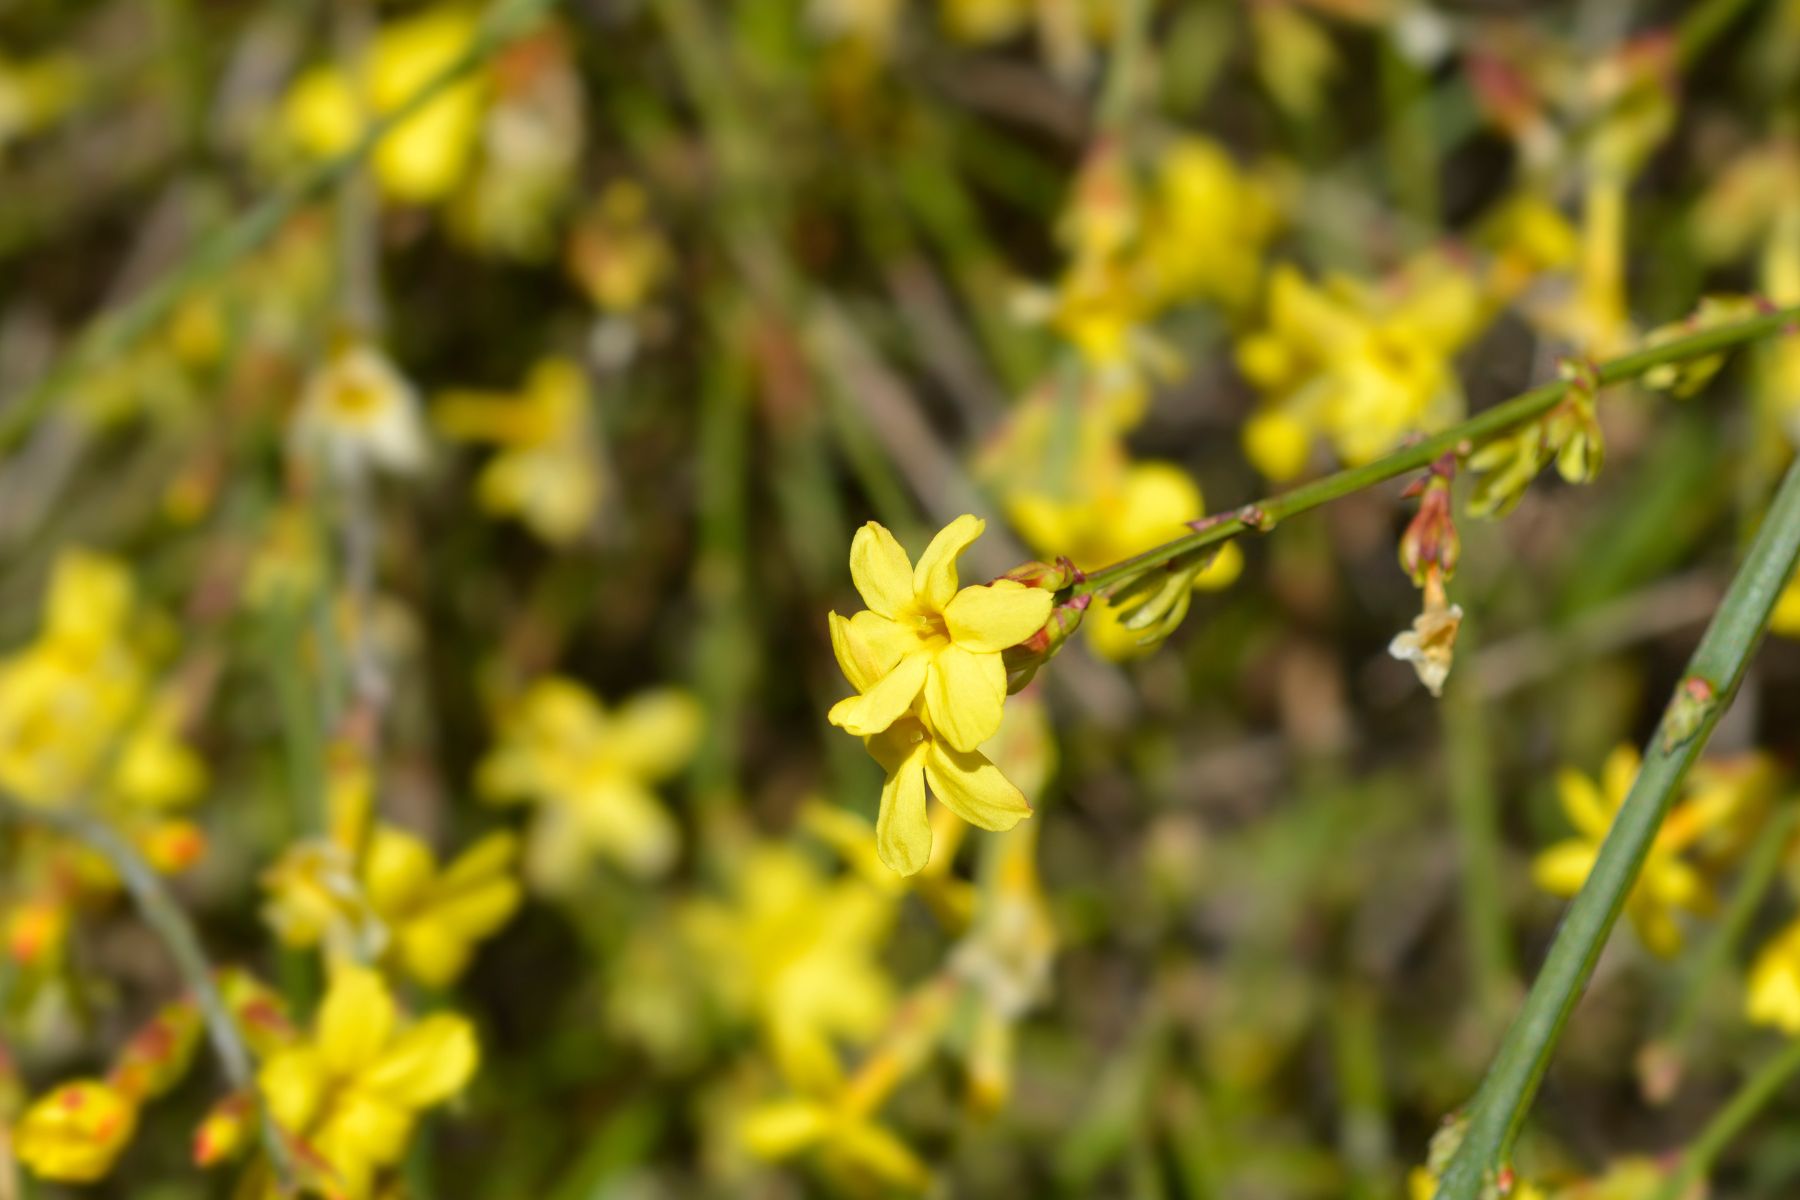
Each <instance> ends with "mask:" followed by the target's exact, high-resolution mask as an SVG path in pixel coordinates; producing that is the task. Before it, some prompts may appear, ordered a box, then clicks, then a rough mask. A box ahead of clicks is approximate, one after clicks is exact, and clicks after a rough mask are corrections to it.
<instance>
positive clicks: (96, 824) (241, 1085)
mask: <svg viewBox="0 0 1800 1200" xmlns="http://www.w3.org/2000/svg"><path fill="white" fill-rule="evenodd" d="M0 820H8V821H19V822H27V823H31V824H36V825H42V826H44V827H45V828H47V829H51V830H54V831H55V832H57V833H59V834H62V835H63V836H64V837H67V838H70V839H72V840H74V841H77V842H80V843H81V844H82V845H84V846H86V847H87V848H88V849H90V850H92V851H93V852H94V853H96V854H98V855H99V856H100V857H101V858H104V859H105V860H106V862H107V865H108V866H110V867H112V869H113V871H114V873H116V874H117V875H118V877H119V879H120V880H121V881H122V882H123V883H124V884H125V890H126V891H128V892H130V893H131V899H132V901H133V902H134V903H135V904H136V905H137V908H138V912H139V914H140V915H142V916H143V918H144V923H145V924H146V925H148V926H150V929H151V931H152V932H154V933H155V934H156V936H157V937H158V938H160V939H162V943H163V945H164V946H165V947H167V948H168V951H169V957H170V958H172V959H174V960H175V971H176V973H177V974H179V975H180V976H181V981H182V983H183V984H185V985H186V986H187V989H188V992H189V993H190V994H191V995H192V996H193V997H194V1003H195V1004H197V1005H198V1006H199V1008H200V1015H201V1019H202V1020H204V1021H205V1023H206V1033H207V1036H208V1038H210V1039H211V1041H212V1046H213V1053H214V1054H216V1055H217V1056H218V1059H219V1066H220V1069H221V1070H223V1071H224V1073H225V1080H226V1082H227V1083H228V1084H229V1085H230V1087H231V1090H232V1091H234V1092H247V1093H249V1094H250V1095H252V1096H257V1097H258V1101H259V1102H258V1105H257V1107H258V1110H259V1111H260V1112H261V1113H262V1142H263V1149H264V1151H265V1152H266V1153H267V1154H268V1156H269V1162H270V1165H271V1166H272V1167H273V1168H274V1171H275V1175H276V1178H277V1180H278V1181H279V1187H280V1190H281V1194H282V1195H284V1196H285V1195H287V1194H289V1190H290V1186H291V1185H290V1181H291V1180H292V1178H293V1169H292V1163H291V1161H290V1156H289V1154H288V1149H287V1143H286V1142H285V1141H283V1140H282V1136H281V1131H280V1130H279V1129H278V1128H276V1126H275V1122H274V1120H273V1119H272V1118H271V1117H270V1116H269V1114H268V1108H267V1106H266V1105H263V1104H261V1102H260V1091H259V1089H258V1087H257V1083H256V1067H255V1065H254V1062H253V1060H252V1059H251V1057H250V1047H249V1046H248V1045H247V1044H246V1043H245V1041H244V1038H243V1035H242V1034H241V1033H240V1032H239V1031H238V1027H237V1022H236V1021H234V1020H233V1019H232V1016H231V1010H230V1009H229V1008H227V1007H226V1005H225V998H224V997H223V996H221V995H220V994H219V988H218V985H217V984H216V983H214V982H213V967H212V963H211V962H209V961H208V960H207V957H206V951H205V950H204V949H203V948H202V947H201V945H200V937H199V935H198V934H196V933H195V932H194V926H193V922H191V921H189V920H188V917H187V913H185V912H183V911H182V908H181V905H180V904H178V903H176V901H175V897H173V896H172V895H170V894H169V890H168V888H166V887H164V886H163V881H162V877H161V876H159V875H158V874H157V873H156V871H155V870H154V869H152V868H151V866H150V864H149V863H147V862H145V861H144V859H143V856H142V855H140V854H139V853H138V852H137V851H136V850H135V849H133V848H132V846H131V843H129V842H127V841H126V840H125V839H124V838H122V837H120V836H119V835H118V833H116V832H115V831H114V830H113V828H112V827H111V826H110V825H108V824H106V823H105V822H104V821H101V820H99V819H97V818H95V817H91V816H88V815H87V814H85V813H82V812H79V811H76V810H73V809H68V810H63V809H49V808H37V807H35V806H32V805H26V804H20V803H17V802H15V801H11V800H0Z"/></svg>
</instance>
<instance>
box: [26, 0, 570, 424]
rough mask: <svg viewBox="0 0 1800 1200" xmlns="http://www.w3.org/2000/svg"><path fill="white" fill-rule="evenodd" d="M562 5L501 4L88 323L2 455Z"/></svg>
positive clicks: (545, 0)
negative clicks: (77, 387)
mask: <svg viewBox="0 0 1800 1200" xmlns="http://www.w3.org/2000/svg"><path fill="white" fill-rule="evenodd" d="M556 3H557V0H496V3H495V4H494V6H493V7H492V8H490V9H489V10H488V12H487V15H486V16H485V17H484V18H483V20H482V22H481V24H480V26H479V27H478V28H477V29H476V32H475V36H474V37H473V38H472V39H471V40H470V42H469V44H468V46H467V47H466V48H465V49H464V50H463V52H462V53H461V54H459V55H457V56H456V58H455V59H453V60H452V61H450V62H449V63H446V64H445V65H444V67H443V69H442V70H440V71H439V72H438V73H437V74H435V75H433V76H432V77H431V78H430V79H428V80H426V81H425V82H424V83H423V84H422V85H421V86H420V87H419V90H418V91H416V92H414V93H413V94H412V95H410V96H408V97H407V98H406V100H404V101H403V102H402V103H401V104H399V105H398V106H397V107H395V108H393V109H391V110H389V111H388V112H386V113H383V114H382V115H381V116H380V117H379V118H378V119H376V120H375V121H373V122H371V123H370V124H369V125H368V127H367V128H366V129H364V131H363V134H362V136H361V137H360V138H358V139H357V140H356V143H355V144H354V145H352V146H351V147H349V148H348V149H347V150H345V151H344V152H343V153H342V154H340V155H338V156H337V157H335V158H332V159H328V160H326V161H325V162H322V163H320V164H319V165H317V166H315V167H313V168H312V169H310V170H308V171H307V172H306V173H305V174H304V175H302V176H300V177H299V178H298V179H296V180H295V181H294V182H293V184H291V185H290V186H289V187H287V188H286V189H284V190H282V191H280V192H277V193H276V194H274V195H272V196H270V197H268V198H267V199H266V200H264V201H262V202H261V203H260V204H258V205H257V206H256V207H254V208H252V209H251V210H250V211H249V212H247V213H245V214H244V215H243V216H241V217H239V218H238V219H237V220H236V221H234V222H233V223H232V224H230V225H227V226H226V227H225V228H223V229H221V230H219V231H218V232H216V233H214V234H213V235H212V236H211V237H208V238H206V239H205V240H203V241H201V242H200V244H199V245H197V246H195V247H194V248H193V250H192V251H191V252H190V253H189V254H188V255H187V257H185V258H184V259H182V261H181V262H180V263H178V264H177V265H176V266H175V267H174V268H173V269H172V270H171V271H169V273H168V274H166V275H164V276H163V277H162V278H160V279H158V280H157V281H156V282H155V283H152V284H151V285H150V286H149V287H147V288H145V289H144V290H143V291H142V292H141V293H139V294H138V295H137V296H136V297H134V298H133V299H132V300H131V301H129V302H128V303H126V304H125V305H123V306H122V307H120V308H117V309H114V310H112V311H109V312H105V313H102V314H101V315H99V316H97V317H95V318H94V319H93V320H91V321H89V322H88V324H87V326H86V327H85V328H84V329H83V330H82V331H81V333H79V334H78V335H76V337H75V339H74V341H73V342H72V343H70V345H69V347H68V349H67V350H66V351H65V352H64V353H63V355H62V356H61V357H60V358H59V359H58V360H57V361H56V362H55V363H54V364H52V365H51V367H50V368H49V370H47V371H46V372H45V373H44V374H43V376H41V377H40V378H39V379H38V381H37V383H36V384H34V385H33V386H32V387H31V388H29V389H27V390H26V391H25V392H23V393H21V394H20V395H18V396H16V397H14V398H13V399H12V400H11V401H10V402H9V403H7V404H5V405H4V406H3V407H0V453H4V452H5V451H7V450H10V449H11V448H12V447H14V446H16V445H17V444H18V443H19V441H20V439H21V438H23V437H24V436H25V435H26V434H27V433H28V432H29V431H30V430H31V427H32V426H33V425H34V424H36V422H37V420H38V419H39V418H40V417H41V416H43V414H44V412H45V411H46V410H47V409H48V408H49V407H50V405H51V404H52V403H54V402H55V401H56V399H57V398H58V397H59V396H61V395H62V393H63V392H64V391H66V390H67V389H68V388H69V387H70V386H71V385H72V384H74V383H75V382H76V381H77V380H79V379H80V378H81V377H82V376H83V375H84V374H85V373H87V372H88V371H90V370H92V369H94V368H95V367H96V366H98V365H99V364H100V363H103V362H105V361H107V360H109V359H112V358H115V357H117V356H118V355H120V354H122V353H124V352H125V351H126V350H128V349H130V347H131V346H132V344H133V343H135V342H136V341H137V340H138V339H139V338H141V337H144V336H145V335H146V334H148V333H149V332H150V331H151V330H153V329H155V328H156V327H157V325H159V324H160V323H161V322H162V321H163V320H164V319H165V318H167V317H168V315H169V314H170V313H171V312H173V311H174V310H175V308H176V307H177V306H178V305H179V304H180V303H181V302H182V301H183V300H184V299H186V298H187V296H188V295H189V294H190V293H192V292H193V291H194V290H195V289H196V288H199V287H200V286H201V285H203V284H205V283H207V282H208V281H210V280H212V279H214V278H215V277H217V276H218V275H219V274H220V273H222V272H223V271H224V270H225V269H226V268H227V267H229V266H231V265H232V264H233V263H235V262H237V261H238V260H239V259H241V258H243V257H244V256H245V255H247V254H249V253H251V252H252V251H254V250H256V249H257V247H259V246H261V245H262V244H263V243H264V242H266V241H268V240H269V238H271V237H273V236H274V235H275V233H276V232H277V231H278V230H280V229H281V227H282V226H283V225H285V224H287V222H288V220H289V219H290V218H291V217H293V215H294V214H295V213H296V212H298V211H299V210H300V209H302V208H304V207H305V206H306V205H308V204H310V203H312V202H313V201H314V200H316V199H318V198H319V197H321V196H323V195H325V194H327V193H328V192H330V191H331V189H332V188H334V187H336V186H337V185H338V184H339V183H341V182H343V181H344V180H345V179H347V178H349V177H350V176H351V174H352V173H353V172H354V171H355V170H356V168H357V165H358V164H359V163H361V162H362V160H363V159H364V158H366V157H367V156H368V155H369V154H370V153H371V152H372V151H373V150H374V149H375V147H376V146H377V145H379V144H380V143H381V140H382V139H383V138H384V137H386V136H387V135H388V134H389V133H391V132H393V131H394V129H395V128H396V127H398V126H399V125H401V124H402V123H404V122H405V121H406V119H407V118H409V117H411V116H413V115H414V114H415V113H417V112H418V111H419V110H420V109H422V108H424V107H425V106H426V105H427V104H429V103H431V101H432V100H434V99H436V98H437V96H438V95H440V94H441V93H442V92H443V91H444V90H445V89H446V88H448V87H450V86H451V85H452V84H454V83H455V82H456V81H457V80H458V79H461V78H462V77H463V76H464V75H466V74H468V73H469V72H470V71H472V70H474V69H475V68H476V67H478V66H480V65H481V64H482V63H484V62H486V61H487V60H488V59H490V58H492V57H493V56H494V54H495V53H497V52H498V51H499V50H501V49H503V48H504V47H505V46H506V45H507V44H508V43H510V42H512V41H513V40H514V39H516V38H518V37H519V36H520V35H521V34H523V33H525V32H526V30H528V29H529V28H530V27H531V24H532V23H533V22H534V21H535V20H537V18H539V17H541V16H542V15H543V14H544V13H546V12H548V11H549V10H550V8H551V7H553V6H554V5H555V4H556Z"/></svg>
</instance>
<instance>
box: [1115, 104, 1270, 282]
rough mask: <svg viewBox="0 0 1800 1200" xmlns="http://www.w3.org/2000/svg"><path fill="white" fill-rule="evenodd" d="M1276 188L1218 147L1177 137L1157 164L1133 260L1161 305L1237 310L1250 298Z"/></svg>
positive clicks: (1266, 240) (1265, 244)
mask: <svg viewBox="0 0 1800 1200" xmlns="http://www.w3.org/2000/svg"><path fill="white" fill-rule="evenodd" d="M1278 215H1279V213H1278V209H1277V206H1276V196H1275V190H1274V188H1273V187H1272V186H1271V185H1270V183H1269V182H1268V181H1267V180H1266V179H1263V178H1261V177H1258V176H1255V175H1251V174H1248V173H1246V172H1244V171H1242V170H1240V169H1239V168H1238V166H1237V164H1236V163H1234V162H1233V161H1232V159H1231V155H1230V154H1228V153H1227V152H1226V151H1225V149H1224V148H1223V147H1221V146H1219V145H1218V144H1217V143H1215V142H1212V141H1209V140H1208V139H1206V138H1201V137H1193V136H1187V137H1181V138H1178V139H1176V140H1175V141H1174V142H1173V143H1172V144H1171V145H1170V146H1169V148H1168V149H1167V150H1165V151H1163V153H1162V155H1161V157H1160V158H1159V159H1158V160H1157V163H1156V185H1155V191H1154V193H1153V195H1152V197H1151V200H1150V205H1149V211H1148V212H1147V213H1146V216H1145V225H1144V232H1143V235H1142V241H1141V249H1140V250H1139V251H1138V257H1139V258H1140V259H1141V260H1142V263H1143V270H1144V272H1145V273H1146V275H1147V276H1148V278H1149V280H1150V286H1151V288H1152V289H1153V292H1154V294H1155V295H1156V296H1157V298H1158V300H1159V302H1160V303H1162V304H1175V303H1179V302H1182V301H1186V300H1191V299H1205V300H1212V301H1214V302H1216V303H1218V304H1219V305H1221V306H1222V307H1224V308H1225V309H1227V310H1228V311H1231V312H1237V311H1240V310H1242V309H1243V308H1244V307H1245V306H1246V305H1248V304H1249V303H1250V302H1251V300H1252V299H1253V298H1254V297H1255V295H1256V288H1257V285H1258V284H1259V283H1260V282H1261V280H1262V262H1263V254H1264V251H1265V250H1266V249H1267V247H1268V243H1269V239H1270V238H1271V237H1273V236H1274V234H1275V229H1276V225H1277V221H1278Z"/></svg>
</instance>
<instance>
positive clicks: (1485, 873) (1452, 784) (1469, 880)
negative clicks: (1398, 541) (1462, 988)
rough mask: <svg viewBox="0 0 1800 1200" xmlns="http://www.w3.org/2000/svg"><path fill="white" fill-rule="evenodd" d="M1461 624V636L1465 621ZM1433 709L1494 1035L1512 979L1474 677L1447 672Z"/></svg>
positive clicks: (1490, 771)
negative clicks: (1445, 687)
mask: <svg viewBox="0 0 1800 1200" xmlns="http://www.w3.org/2000/svg"><path fill="white" fill-rule="evenodd" d="M1464 624H1465V631H1464V634H1463V636H1464V637H1465V638H1466V637H1467V636H1468V632H1467V622H1466V621H1465V623H1464ZM1441 708H1442V711H1443V729H1444V747H1445V757H1446V765H1447V766H1448V767H1449V777H1448V779H1447V780H1446V781H1445V784H1446V787H1447V789H1448V791H1449V799H1450V812H1451V816H1452V817H1453V818H1454V820H1455V822H1456V840H1457V848H1458V851H1459V855H1460V858H1461V866H1462V870H1461V871H1459V872H1458V877H1459V880H1460V885H1461V891H1462V921H1463V929H1464V936H1465V937H1466V938H1467V941H1468V955H1469V975H1470V981H1471V983H1472V985H1473V991H1474V995H1475V1002H1476V1006H1477V1007H1478V1008H1479V1009H1480V1010H1481V1020H1482V1028H1483V1029H1484V1030H1487V1031H1491V1032H1496V1033H1497V1032H1498V1031H1499V1030H1500V1029H1501V1027H1502V1026H1503V1025H1504V1024H1505V1021H1506V1013H1507V1011H1508V1009H1510V1008H1511V1006H1512V1004H1513V1002H1514V999H1515V998H1516V997H1517V995H1518V988H1519V984H1518V968H1517V964H1516V963H1514V961H1513V953H1512V943H1511V938H1510V936H1509V934H1508V931H1507V927H1506V901H1505V898H1504V894H1503V893H1502V890H1501V885H1500V880H1501V856H1500V846H1501V838H1500V820H1499V805H1498V803H1497V800H1496V797H1495V795H1494V765H1493V754H1492V753H1491V747H1490V746H1489V744H1488V735H1489V729H1488V719H1487V718H1488V714H1487V713H1486V712H1485V711H1484V710H1483V709H1482V706H1481V700H1480V698H1479V697H1478V696H1477V695H1476V689H1475V680H1474V679H1473V678H1472V677H1469V676H1462V677H1461V678H1460V679H1459V678H1458V677H1455V676H1452V678H1451V681H1450V689H1449V693H1448V694H1447V695H1446V696H1445V697H1444V702H1443V704H1442V705H1441Z"/></svg>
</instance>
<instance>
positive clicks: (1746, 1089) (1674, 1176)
mask: <svg viewBox="0 0 1800 1200" xmlns="http://www.w3.org/2000/svg"><path fill="white" fill-rule="evenodd" d="M1796 1074H1800V1041H1790V1042H1789V1043H1788V1044H1787V1048H1786V1049H1784V1050H1783V1051H1782V1052H1781V1053H1780V1054H1778V1055H1776V1056H1775V1057H1774V1058H1771V1059H1770V1060H1769V1061H1768V1062H1766V1063H1764V1064H1763V1067H1762V1069H1761V1070H1760V1071H1758V1072H1757V1073H1756V1074H1754V1075H1752V1076H1751V1077H1750V1078H1748V1079H1746V1080H1745V1081H1744V1084H1743V1086H1742V1087H1740V1088H1738V1090H1737V1093H1736V1094H1735V1095H1733V1096H1732V1097H1731V1099H1730V1100H1729V1101H1727V1102H1726V1105H1725V1107H1724V1108H1722V1109H1720V1110H1719V1111H1718V1113H1717V1114H1716V1115H1715V1116H1714V1117H1713V1119H1712V1120H1711V1121H1708V1122H1707V1123H1706V1128H1705V1129H1702V1130H1701V1131H1700V1136H1699V1137H1697V1138H1695V1139H1694V1140H1693V1141H1692V1142H1690V1143H1689V1144H1688V1148H1687V1152H1686V1153H1685V1154H1683V1155H1682V1156H1681V1162H1680V1163H1679V1164H1678V1165H1677V1166H1676V1168H1675V1169H1674V1170H1673V1171H1671V1172H1670V1173H1669V1176H1668V1178H1666V1179H1664V1180H1663V1184H1662V1187H1661V1188H1660V1189H1658V1190H1657V1192H1656V1194H1655V1196H1653V1197H1652V1200H1683V1198H1684V1197H1686V1196H1688V1195H1689V1194H1690V1193H1691V1191H1692V1189H1693V1187H1694V1185H1695V1184H1697V1183H1699V1182H1700V1181H1701V1180H1702V1179H1704V1178H1706V1176H1707V1174H1708V1173H1709V1172H1710V1171H1711V1170H1712V1165H1713V1162H1714V1160H1716V1159H1717V1158H1718V1157H1719V1155H1720V1154H1722V1153H1723V1152H1724V1150H1725V1147H1726V1146H1729V1145H1730V1144H1731V1142H1732V1140H1733V1139H1734V1138H1736V1137H1737V1136H1738V1134H1740V1133H1742V1132H1743V1131H1744V1128H1745V1126H1747V1125H1749V1124H1750V1122H1751V1121H1752V1120H1754V1119H1755V1117H1756V1115H1757V1114H1758V1113H1760V1112H1761V1111H1762V1110H1763V1106H1764V1105H1766V1104H1768V1102H1769V1101H1771V1100H1773V1099H1774V1098H1775V1095H1776V1093H1777V1092H1779V1091H1780V1090H1781V1088H1782V1085H1784V1084H1786V1083H1787V1082H1788V1081H1789V1080H1790V1079H1792V1078H1793V1077H1794V1076H1795V1075H1796Z"/></svg>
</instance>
